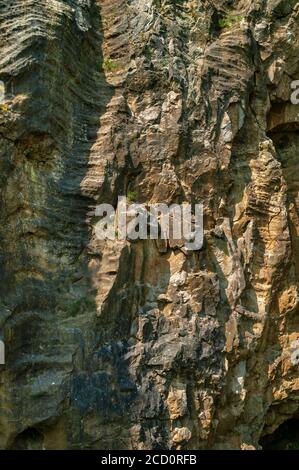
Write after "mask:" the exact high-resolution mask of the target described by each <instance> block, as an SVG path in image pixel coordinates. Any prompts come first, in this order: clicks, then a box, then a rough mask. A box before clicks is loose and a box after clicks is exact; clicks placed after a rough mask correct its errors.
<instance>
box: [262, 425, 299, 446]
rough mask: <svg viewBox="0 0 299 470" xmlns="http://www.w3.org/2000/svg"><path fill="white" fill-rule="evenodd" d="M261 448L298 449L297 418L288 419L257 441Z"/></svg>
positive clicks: (298, 429) (298, 432) (298, 430)
mask: <svg viewBox="0 0 299 470" xmlns="http://www.w3.org/2000/svg"><path fill="white" fill-rule="evenodd" d="M259 444H260V445H261V447H262V449H263V450H299V419H295V418H292V419H289V420H288V421H285V422H284V423H282V424H281V425H280V426H279V427H278V428H277V429H276V431H274V433H272V434H268V435H266V436H263V437H262V438H261V440H260V442H259Z"/></svg>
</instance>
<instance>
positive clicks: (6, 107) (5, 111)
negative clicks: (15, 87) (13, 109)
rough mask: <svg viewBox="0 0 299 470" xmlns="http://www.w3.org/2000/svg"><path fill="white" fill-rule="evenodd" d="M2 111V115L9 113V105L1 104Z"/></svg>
mask: <svg viewBox="0 0 299 470" xmlns="http://www.w3.org/2000/svg"><path fill="white" fill-rule="evenodd" d="M0 111H1V113H7V111H8V106H7V104H1V105H0Z"/></svg>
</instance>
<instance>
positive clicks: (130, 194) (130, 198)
mask: <svg viewBox="0 0 299 470" xmlns="http://www.w3.org/2000/svg"><path fill="white" fill-rule="evenodd" d="M127 198H128V201H129V202H135V201H136V198H137V193H136V191H128V194H127Z"/></svg>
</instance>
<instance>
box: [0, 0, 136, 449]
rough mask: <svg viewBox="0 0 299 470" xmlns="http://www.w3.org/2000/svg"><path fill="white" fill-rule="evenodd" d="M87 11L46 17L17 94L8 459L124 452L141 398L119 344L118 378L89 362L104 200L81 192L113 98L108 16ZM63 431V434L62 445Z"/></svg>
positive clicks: (7, 300)
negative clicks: (30, 450) (121, 426)
mask: <svg viewBox="0 0 299 470" xmlns="http://www.w3.org/2000/svg"><path fill="white" fill-rule="evenodd" d="M35 7H36V6H34V5H33V6H32V8H33V9H34V8H35ZM78 8H79V9H80V12H79V13H80V14H79V13H78V11H76V14H74V15H73V16H71V17H70V16H69V15H63V14H62V15H61V17H59V19H57V18H55V19H54V20H53V19H52V18H51V21H52V22H50V19H49V17H47V15H49V11H48V10H45V11H44V17H45V25H46V26H44V25H43V24H42V23H41V24H40V27H39V29H38V28H37V29H38V32H39V33H41V34H40V36H39V34H38V33H37V34H36V37H35V36H34V35H33V37H32V39H31V40H32V43H31V48H28V49H27V50H26V51H23V53H25V52H26V54H28V62H27V66H26V67H25V68H24V69H22V70H20V71H19V74H18V75H16V76H15V77H13V89H14V93H15V95H24V96H26V95H27V99H26V100H24V103H23V105H22V108H21V114H20V118H19V120H20V123H19V124H17V125H16V126H15V129H14V132H15V134H17V137H16V138H15V137H14V139H15V141H14V149H13V156H12V157H11V162H12V163H11V165H10V167H9V168H8V170H7V181H6V182H4V183H3V184H4V191H5V190H6V186H7V187H8V186H9V185H10V186H11V189H12V187H15V191H16V192H17V188H18V184H19V188H20V191H21V192H22V194H23V198H22V200H21V198H20V199H18V198H17V201H16V209H15V211H14V212H13V213H12V214H11V213H10V212H9V210H7V213H6V212H4V213H3V214H1V215H2V216H3V219H8V222H9V224H10V227H11V229H12V230H10V231H7V232H6V233H5V234H4V235H3V245H2V259H3V270H2V272H1V277H2V279H3V280H4V281H5V282H4V283H2V285H1V301H2V305H3V306H5V308H7V311H8V312H9V315H7V318H6V320H5V321H4V323H3V331H4V336H5V339H6V343H7V348H6V349H7V365H6V368H7V370H8V371H9V374H10V376H9V378H8V376H7V375H5V378H4V380H5V381H6V384H7V386H8V387H9V389H10V400H11V403H10V405H9V407H10V411H9V413H10V415H9V417H7V414H6V413H4V412H3V414H2V416H0V421H1V420H2V422H3V426H1V427H2V429H3V431H2V436H1V442H3V443H4V445H5V446H8V447H10V448H16V447H20V446H21V447H22V448H23V447H24V446H25V447H26V445H27V444H26V443H27V442H29V441H30V445H33V446H34V448H35V447H36V446H37V448H42V446H46V447H47V446H48V448H82V447H92V446H93V444H94V443H95V442H98V440H99V436H101V437H102V441H103V442H102V443H101V442H99V443H98V445H97V446H98V447H101V446H102V447H103V448H105V447H108V446H109V445H111V443H112V442H114V445H115V446H117V445H119V442H118V443H117V436H118V430H117V426H116V427H115V428H114V427H113V425H112V423H113V422H114V421H115V420H116V421H118V420H119V419H120V418H121V417H122V416H123V415H124V413H126V412H127V406H129V402H130V399H131V398H130V397H131V395H132V394H133V389H134V387H133V385H132V384H131V382H130V379H129V373H128V371H127V370H126V365H125V364H124V363H123V362H122V360H121V355H122V352H123V351H118V349H117V348H118V346H117V344H116V345H115V347H114V350H113V348H112V349H111V350H109V351H107V355H108V356H109V355H110V354H111V357H112V358H113V361H115V363H116V365H117V367H118V371H113V372H112V374H111V373H110V372H109V370H107V369H104V370H103V369H102V368H101V367H100V366H99V364H97V363H95V362H94V361H93V360H92V358H93V357H94V354H95V351H96V350H97V347H98V344H97V331H96V327H97V325H98V324H97V322H96V302H95V295H96V292H95V290H94V288H93V285H92V281H91V279H90V274H89V270H88V261H89V256H88V249H87V246H88V243H89V240H90V235H91V233H90V228H89V226H88V223H87V219H88V218H89V219H90V217H89V214H90V212H92V211H93V210H94V207H95V204H96V202H95V199H94V197H95V196H96V194H91V195H90V197H89V195H88V194H85V195H83V194H82V189H81V185H82V180H83V179H84V177H85V176H86V174H87V171H88V164H89V158H90V153H91V148H92V146H93V144H94V143H95V141H96V138H97V133H98V130H99V127H100V118H101V116H102V115H103V114H104V113H105V111H106V106H107V104H108V103H109V102H110V101H111V98H112V97H113V94H114V90H113V88H112V87H111V86H110V85H109V84H108V83H107V82H106V79H105V74H104V71H103V62H104V58H103V52H102V39H103V29H102V22H101V11H100V6H99V5H98V3H96V2H92V5H91V7H90V9H89V8H88V6H87V5H85V6H84V5H83V6H82V7H78ZM29 13H30V12H28V14H29ZM25 20H26V18H25ZM55 21H56V23H55ZM28 22H29V26H30V18H29V16H28ZM31 27H33V26H31ZM43 29H44V30H43ZM42 33H43V34H42ZM47 33H48V36H46V34H47ZM29 56H30V57H33V58H34V60H31V61H30V60H29ZM5 185H6V186H5ZM6 209H7V208H6V207H4V208H3V211H5V210H6ZM111 334H112V335H113V331H111ZM103 348H105V346H103ZM104 352H105V351H104ZM111 357H110V358H111ZM115 383H116V385H115ZM115 388H116V389H118V388H119V389H123V391H124V392H122V390H121V392H120V393H124V394H125V395H126V396H128V398H125V399H124V398H123V397H121V399H120V397H119V395H118V392H117V391H116V392H115V391H114V389H115ZM120 403H121V406H120ZM8 423H9V424H8ZM109 423H110V426H111V433H110V431H109V429H108V428H107V426H108V424H109ZM102 426H105V427H106V428H107V434H106V436H105V435H104V436H103V429H102ZM56 428H57V429H62V430H63V431H62V433H60V431H59V432H58V431H57V438H55V436H54V437H53V430H55V429H56ZM28 429H29V431H28V432H27V430H28ZM31 430H33V431H31ZM54 434H55V433H54ZM35 436H36V439H37V440H36V442H33V443H32V442H31V441H32V440H33V441H34V440H35ZM41 436H44V437H43V439H41ZM6 441H8V442H7V443H6ZM28 445H29V444H28Z"/></svg>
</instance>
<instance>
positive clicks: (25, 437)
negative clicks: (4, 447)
mask: <svg viewBox="0 0 299 470" xmlns="http://www.w3.org/2000/svg"><path fill="white" fill-rule="evenodd" d="M42 443H43V435H42V433H41V432H40V431H38V430H37V429H36V428H27V429H25V430H24V431H23V432H21V433H20V434H18V435H17V437H16V438H15V440H14V442H13V444H12V446H11V450H39V449H42Z"/></svg>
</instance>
